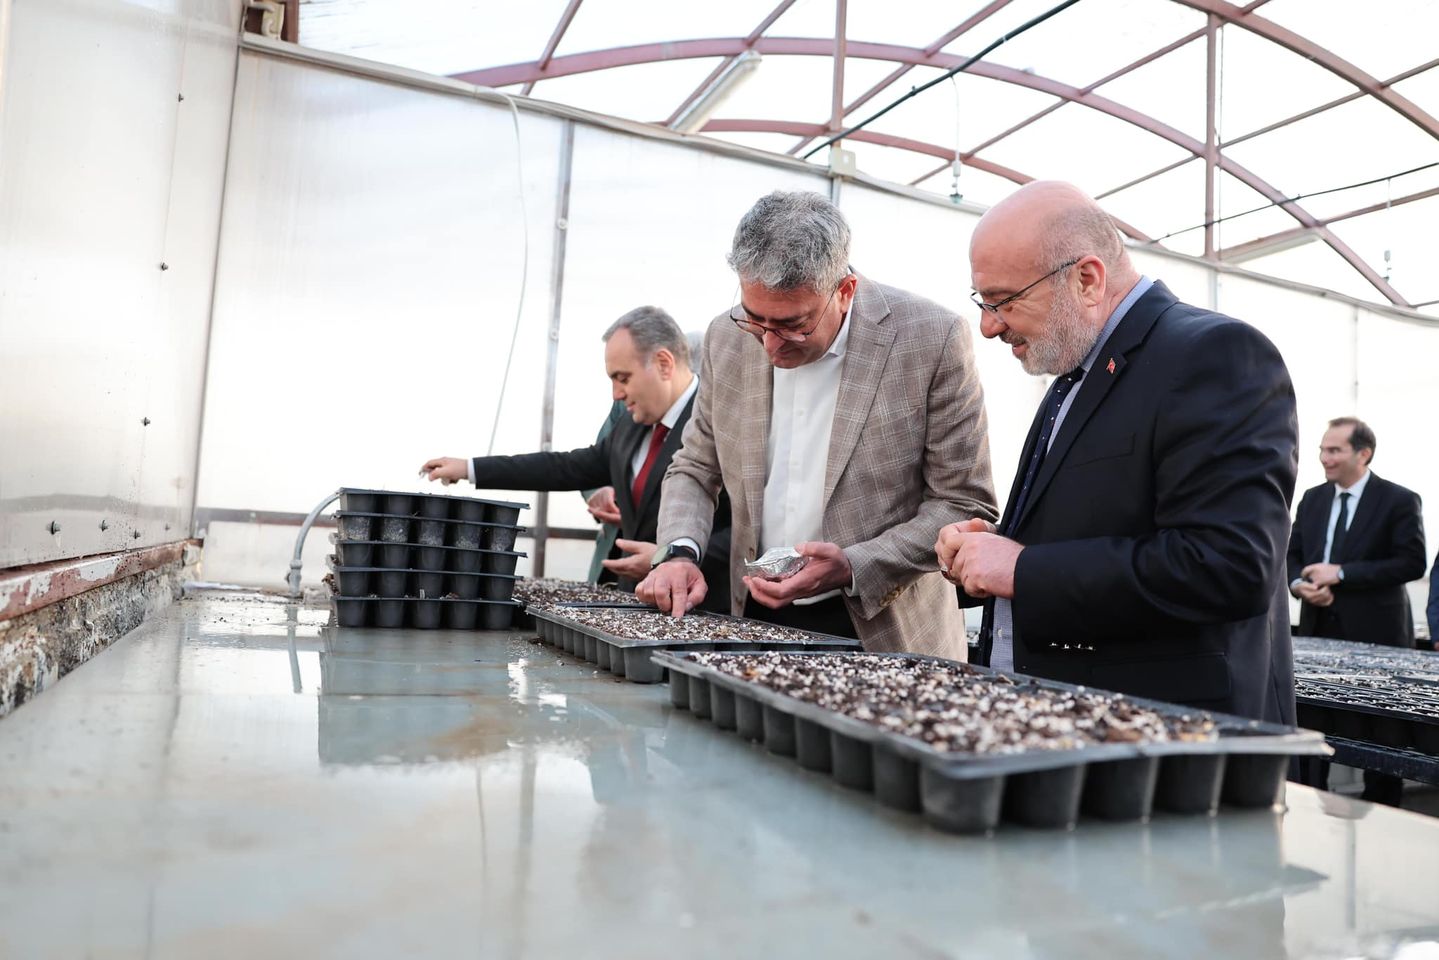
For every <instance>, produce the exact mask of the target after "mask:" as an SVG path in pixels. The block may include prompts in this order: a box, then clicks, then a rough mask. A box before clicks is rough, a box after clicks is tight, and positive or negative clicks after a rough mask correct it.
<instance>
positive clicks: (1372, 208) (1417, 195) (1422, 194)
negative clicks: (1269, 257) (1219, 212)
mask: <svg viewBox="0 0 1439 960" xmlns="http://www.w3.org/2000/svg"><path fill="white" fill-rule="evenodd" d="M1430 197H1439V187H1430V188H1429V189H1427V190H1419V191H1416V192H1414V193H1410V194H1406V195H1404V196H1402V197H1396V198H1394V199H1393V200H1386V201H1384V202H1383V203H1371V204H1369V206H1367V207H1359V208H1357V209H1354V210H1349V211H1346V212H1345V213H1340V214H1337V215H1335V216H1332V217H1325V218H1324V219H1323V220H1321V221H1319V223H1320V224H1321V225H1322V226H1325V227H1327V226H1329V225H1330V224H1333V223H1339V222H1341V221H1344V220H1352V219H1354V218H1355V217H1362V216H1366V215H1368V214H1371V213H1378V212H1379V211H1381V210H1385V209H1388V208H1390V207H1400V206H1403V205H1404V204H1406V203H1413V202H1414V201H1416V200H1427V199H1429V198H1430ZM1309 232H1310V230H1309V228H1307V227H1291V228H1290V229H1288V230H1281V231H1279V232H1278V233H1271V234H1270V235H1269V236H1267V237H1260V238H1258V239H1257V240H1246V241H1245V242H1244V243H1237V244H1235V245H1234V246H1232V247H1225V248H1224V249H1223V250H1220V251H1219V259H1220V260H1224V259H1227V258H1230V257H1235V256H1242V255H1243V254H1245V253H1247V252H1248V251H1250V250H1253V249H1256V248H1258V247H1267V246H1269V245H1270V244H1275V243H1283V242H1284V241H1285V240H1288V239H1289V238H1290V237H1297V236H1300V235H1301V234H1305V233H1309Z"/></svg>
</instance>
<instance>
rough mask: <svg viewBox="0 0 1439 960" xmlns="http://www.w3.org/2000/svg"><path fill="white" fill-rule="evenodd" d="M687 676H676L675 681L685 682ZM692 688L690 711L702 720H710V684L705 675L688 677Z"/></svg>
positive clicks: (678, 682) (677, 682)
mask: <svg viewBox="0 0 1439 960" xmlns="http://www.w3.org/2000/svg"><path fill="white" fill-rule="evenodd" d="M685 679H686V678H681V677H676V678H675V683H676V684H680V683H684V682H685ZM687 679H688V681H689V683H688V686H689V688H690V713H693V714H694V715H695V716H697V717H699V718H700V719H702V720H708V719H709V716H710V685H709V681H708V680H706V679H704V678H703V677H689V678H687Z"/></svg>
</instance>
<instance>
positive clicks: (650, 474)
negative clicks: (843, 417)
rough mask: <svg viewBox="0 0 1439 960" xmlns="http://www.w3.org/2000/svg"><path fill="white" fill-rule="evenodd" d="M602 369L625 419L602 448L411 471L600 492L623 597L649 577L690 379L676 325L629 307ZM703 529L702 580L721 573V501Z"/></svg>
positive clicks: (507, 485) (724, 540)
mask: <svg viewBox="0 0 1439 960" xmlns="http://www.w3.org/2000/svg"><path fill="white" fill-rule="evenodd" d="M603 339H604V342H605V369H606V371H607V372H608V374H609V377H610V383H611V386H612V391H611V392H612V395H613V396H614V399H615V400H617V401H620V402H622V403H623V404H624V405H625V409H626V410H627V411H628V412H629V416H628V417H622V418H621V419H620V420H619V421H618V422H617V423H616V425H615V427H614V429H613V430H611V431H610V432H609V433H608V434H607V435H606V436H605V437H604V438H603V439H601V440H599V441H598V442H596V443H594V444H592V445H591V446H588V447H581V448H579V449H577V450H570V451H567V452H563V453H561V452H550V451H544V452H540V453H527V454H523V455H520V456H509V457H506V456H494V457H475V458H474V459H473V460H463V459H459V458H457V457H438V458H436V459H433V460H429V461H426V463H425V465H424V466H423V467H422V468H421V470H422V471H424V472H425V474H426V475H427V476H428V478H429V479H431V480H441V481H444V482H447V483H453V482H455V481H457V480H464V479H468V480H469V481H470V482H471V483H473V484H474V485H475V486H476V487H479V488H481V489H503V490H583V489H586V488H593V487H602V486H605V485H610V486H612V487H614V489H615V505H616V506H617V507H618V508H619V526H620V534H621V536H620V538H619V539H617V540H616V541H615V543H616V546H617V547H618V548H619V549H620V550H622V551H623V552H624V556H620V557H615V558H612V559H608V560H605V561H604V567H605V569H606V570H608V571H610V572H611V573H613V574H614V575H615V576H616V577H617V578H618V580H619V584H620V586H621V587H622V588H624V589H633V588H634V584H635V582H636V581H638V580H640V579H642V578H643V577H644V575H645V574H646V573H648V571H649V563H650V558H651V556H652V555H653V554H654V550H655V543H654V541H655V524H656V521H657V519H658V516H659V508H660V482H661V479H662V478H663V477H664V472H665V468H666V467H667V466H668V465H669V463H670V460H671V459H672V458H673V457H674V455H675V452H676V451H677V450H678V449H679V448H680V438H681V436H682V434H683V431H684V426H685V424H686V423H687V422H688V421H689V419H690V415H691V412H692V410H693V408H694V400H695V394H696V393H697V391H698V389H699V378H698V377H696V376H695V375H694V373H693V371H692V370H691V369H690V348H689V343H688V341H687V340H686V338H685V335H684V333H683V332H682V331H681V330H680V328H679V325H678V324H676V323H675V321H674V320H673V319H672V318H671V317H670V315H669V314H667V313H665V312H664V311H663V310H661V309H659V308H658V307H638V308H636V309H634V310H631V311H630V312H629V313H626V314H625V315H624V316H622V317H620V318H619V319H618V320H616V321H615V322H614V323H613V324H611V325H610V328H609V329H608V330H606V331H605V333H604V337H603ZM710 519H711V522H712V523H713V524H714V526H715V528H716V529H717V530H719V531H720V533H721V536H720V538H719V540H718V541H717V545H718V549H717V550H716V551H714V552H713V554H712V557H711V562H710V564H709V568H710V573H711V575H712V576H716V577H719V576H725V575H727V571H728V561H729V557H728V549H727V548H728V530H729V505H728V502H727V501H721V502H720V503H719V504H718V507H717V508H715V509H713V510H712V517H711V518H710Z"/></svg>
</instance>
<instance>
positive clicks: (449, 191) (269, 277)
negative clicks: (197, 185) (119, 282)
mask: <svg viewBox="0 0 1439 960" xmlns="http://www.w3.org/2000/svg"><path fill="white" fill-rule="evenodd" d="M521 119H522V123H521V131H522V143H523V147H524V166H523V184H524V193H523V204H522V202H521V194H520V183H519V179H518V177H517V166H516V153H515V139H514V132H513V129H512V126H511V124H512V120H511V115H510V112H509V111H508V110H507V109H504V108H503V107H497V106H491V105H489V104H484V103H480V102H477V101H474V100H470V99H466V98H462V97H455V96H446V95H441V94H435V93H430V92H426V91H419V90H413V89H407V88H404V87H400V86H397V85H395V84H391V83H383V82H378V81H371V80H365V79H361V78H359V77H354V76H350V75H346V74H340V73H336V72H331V71H328V70H325V69H321V68H316V67H309V66H304V65H301V64H296V63H291V62H287V61H280V60H274V59H270V58H266V57H263V56H257V55H253V54H246V55H243V56H242V57H241V61H240V71H239V83H238V92H237V94H236V106H235V125H234V132H233V135H232V139H231V146H230V162H229V174H228V178H227V182H226V188H225V211H224V218H223V235H222V238H221V244H220V250H221V253H220V261H219V265H218V274H217V279H216V298H215V307H214V315H213V328H212V333H211V340H210V374H209V385H208V388H207V391H208V392H207V395H206V402H205V432H204V445H203V450H202V462H201V468H200V503H201V504H202V505H203V506H211V507H241V508H251V509H263V510H282V511H307V510H309V509H310V508H311V507H312V506H314V504H315V503H316V502H317V501H318V500H319V499H320V498H321V497H323V496H324V495H325V494H326V492H328V491H331V490H334V489H335V488H336V487H337V486H340V485H341V484H346V485H351V486H369V487H389V488H394V489H407V488H414V489H420V488H426V489H433V487H432V486H430V485H427V484H426V483H425V482H424V481H422V480H420V479H418V478H417V477H416V476H415V472H416V470H417V468H418V467H419V465H420V464H421V463H422V462H424V460H425V459H427V458H429V457H435V456H442V455H447V456H458V457H463V456H473V455H476V454H482V453H484V452H486V448H487V445H488V443H489V439H490V430H491V427H492V425H493V424H494V423H495V422H496V417H497V416H498V418H499V424H500V427H499V432H498V436H497V439H496V441H495V450H496V452H511V453H519V452H524V451H529V450H535V449H537V448H538V446H539V440H540V410H541V407H542V401H543V392H544V375H543V371H544V369H545V359H546V355H547V345H548V337H547V333H548V328H549V318H550V304H549V300H550V297H549V278H550V276H551V273H552V262H551V259H552V253H553V251H554V249H555V236H554V227H553V225H554V223H555V219H556V217H555V198H556V196H557V195H558V192H559V191H558V187H559V169H558V157H559V155H560V135H561V130H562V124H561V122H560V121H557V120H554V119H551V118H545V117H535V116H533V115H530V114H522V118H521ZM527 224H528V246H529V263H528V283H527V284H526V285H525V286H524V288H523V289H524V293H525V296H524V313H523V317H522V324H521V327H520V332H519V341H518V344H517V347H516V350H515V356H514V367H513V372H512V376H511V379H510V383H509V386H508V389H507V390H506V392H505V396H504V406H503V408H502V409H501V408H500V381H501V377H502V374H503V372H504V368H505V361H506V354H507V352H508V349H509V343H510V336H511V333H512V331H513V330H514V324H515V319H516V313H517V308H518V304H519V300H520V296H521V290H522V285H521V273H522V270H523V265H524V259H525V258H524V251H525V246H526V225H527ZM517 499H526V500H528V499H531V498H530V497H529V496H528V495H525V494H521V496H520V497H519V498H517ZM526 516H528V514H526ZM521 522H526V521H524V520H522V521H521Z"/></svg>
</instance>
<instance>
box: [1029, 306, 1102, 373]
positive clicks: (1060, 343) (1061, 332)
mask: <svg viewBox="0 0 1439 960" xmlns="http://www.w3.org/2000/svg"><path fill="white" fill-rule="evenodd" d="M1099 333H1100V331H1098V330H1096V329H1094V328H1093V327H1092V326H1090V325H1089V324H1088V323H1087V322H1086V321H1085V317H1084V312H1083V310H1081V309H1080V306H1079V301H1078V300H1077V299H1076V298H1075V297H1073V296H1072V295H1071V294H1070V292H1069V290H1068V288H1066V287H1062V286H1061V287H1059V289H1057V290H1056V291H1055V293H1054V300H1053V302H1052V303H1050V306H1049V316H1048V317H1046V318H1045V330H1044V335H1043V337H1029V338H1027V341H1026V342H1027V343H1028V344H1029V349H1028V350H1026V351H1025V353H1024V358H1023V359H1022V360H1020V365H1021V366H1023V367H1024V372H1025V373H1027V374H1030V375H1031V376H1036V377H1037V376H1041V375H1043V374H1046V373H1047V374H1052V375H1054V376H1058V375H1060V374H1062V373H1068V372H1069V371H1071V370H1073V369H1074V368H1075V367H1077V366H1079V365H1080V363H1082V362H1083V361H1084V358H1085V357H1087V356H1088V355H1089V351H1090V350H1092V349H1094V342H1095V341H1096V340H1098V339H1099Z"/></svg>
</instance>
